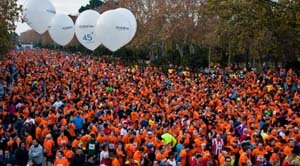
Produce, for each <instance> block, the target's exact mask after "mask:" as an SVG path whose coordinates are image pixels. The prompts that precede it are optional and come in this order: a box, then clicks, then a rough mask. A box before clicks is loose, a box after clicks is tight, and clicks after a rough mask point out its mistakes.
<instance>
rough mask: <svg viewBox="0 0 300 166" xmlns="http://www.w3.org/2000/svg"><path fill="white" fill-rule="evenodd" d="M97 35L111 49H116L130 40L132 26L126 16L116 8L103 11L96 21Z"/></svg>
mask: <svg viewBox="0 0 300 166" xmlns="http://www.w3.org/2000/svg"><path fill="white" fill-rule="evenodd" d="M97 30H98V33H97V36H98V38H101V41H102V43H103V45H104V46H105V47H106V48H108V49H109V50H111V51H117V50H118V49H120V48H121V47H123V46H124V45H126V44H127V43H129V42H130V37H131V31H132V27H131V26H130V22H129V21H128V20H127V19H126V16H124V15H122V14H121V13H120V12H118V11H116V10H109V11H106V12H104V13H103V14H102V15H101V17H100V18H99V20H98V22H97Z"/></svg>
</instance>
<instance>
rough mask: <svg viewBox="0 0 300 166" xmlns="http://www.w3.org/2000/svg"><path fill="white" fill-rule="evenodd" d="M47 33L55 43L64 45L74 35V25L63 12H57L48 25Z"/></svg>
mask: <svg viewBox="0 0 300 166" xmlns="http://www.w3.org/2000/svg"><path fill="white" fill-rule="evenodd" d="M48 31H49V34H50V37H51V38H52V40H54V41H55V42H56V43H57V44H59V45H62V46H65V45H67V44H68V43H70V41H71V40H72V39H73V37H74V33H75V27H74V23H73V20H72V19H71V18H70V17H69V16H67V15H65V14H57V15H55V16H54V18H53V19H52V21H51V23H50V26H49V30H48Z"/></svg>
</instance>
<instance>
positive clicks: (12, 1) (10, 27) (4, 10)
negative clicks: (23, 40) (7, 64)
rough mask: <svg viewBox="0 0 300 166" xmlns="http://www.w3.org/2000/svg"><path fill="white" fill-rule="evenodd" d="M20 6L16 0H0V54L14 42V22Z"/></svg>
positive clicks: (6, 50)
mask: <svg viewBox="0 0 300 166" xmlns="http://www.w3.org/2000/svg"><path fill="white" fill-rule="evenodd" d="M20 11H21V7H20V6H18V5H17V0H1V1H0V55H4V54H5V53H7V52H8V51H9V50H10V49H11V47H12V46H13V45H14V44H15V42H16V40H14V39H15V37H14V36H15V33H14V31H15V28H16V25H15V22H16V21H17V20H18V19H19V13H20Z"/></svg>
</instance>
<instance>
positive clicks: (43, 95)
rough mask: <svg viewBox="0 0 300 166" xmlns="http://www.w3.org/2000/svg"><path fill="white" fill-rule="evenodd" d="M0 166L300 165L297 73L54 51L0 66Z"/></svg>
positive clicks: (19, 56)
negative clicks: (187, 67) (165, 65)
mask: <svg viewBox="0 0 300 166" xmlns="http://www.w3.org/2000/svg"><path fill="white" fill-rule="evenodd" d="M0 70H1V72H0V166H7V165H12V166H14V165H19V166H26V165H30V166H31V165H32V166H34V165H36V166H42V165H55V166H69V165H70V166H93V165H103V166H104V165H106V166H126V165H128V166H272V165H273V166H299V165H300V145H299V141H300V131H299V126H300V93H299V92H300V78H299V77H300V75H299V73H297V71H293V70H291V69H285V68H278V69H275V70H273V71H271V70H270V69H268V68H267V67H264V68H263V70H262V71H261V72H256V71H250V70H247V69H239V68H235V67H227V68H224V69H221V68H218V67H216V68H215V70H214V72H212V73H190V72H187V71H183V72H182V71H176V70H174V69H170V70H169V71H168V73H163V72H162V70H161V69H159V68H155V67H150V66H147V67H145V68H141V67H139V66H125V65H122V64H118V63H108V62H105V61H104V60H101V59H99V58H93V57H92V58H90V57H86V56H80V55H75V54H67V53H64V52H57V51H50V50H29V51H18V52H17V51H11V52H10V53H9V55H8V56H7V57H6V58H4V59H2V60H1V61H0Z"/></svg>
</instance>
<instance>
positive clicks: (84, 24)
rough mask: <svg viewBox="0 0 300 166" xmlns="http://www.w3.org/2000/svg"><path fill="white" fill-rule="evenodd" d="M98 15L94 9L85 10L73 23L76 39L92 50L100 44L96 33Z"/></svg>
mask: <svg viewBox="0 0 300 166" xmlns="http://www.w3.org/2000/svg"><path fill="white" fill-rule="evenodd" d="M100 16H101V15H100V14H99V13H98V12H96V11H94V10H86V11H84V12H82V13H81V14H80V15H79V16H78V18H77V20H76V23H75V33H76V37H77V39H78V41H79V42H80V43H81V44H82V45H83V46H84V47H86V48H88V49H90V50H92V51H94V50H95V49H96V48H97V47H98V46H99V45H100V44H101V41H100V40H99V38H98V37H97V35H96V33H97V32H96V25H97V20H98V19H99V17H100Z"/></svg>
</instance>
